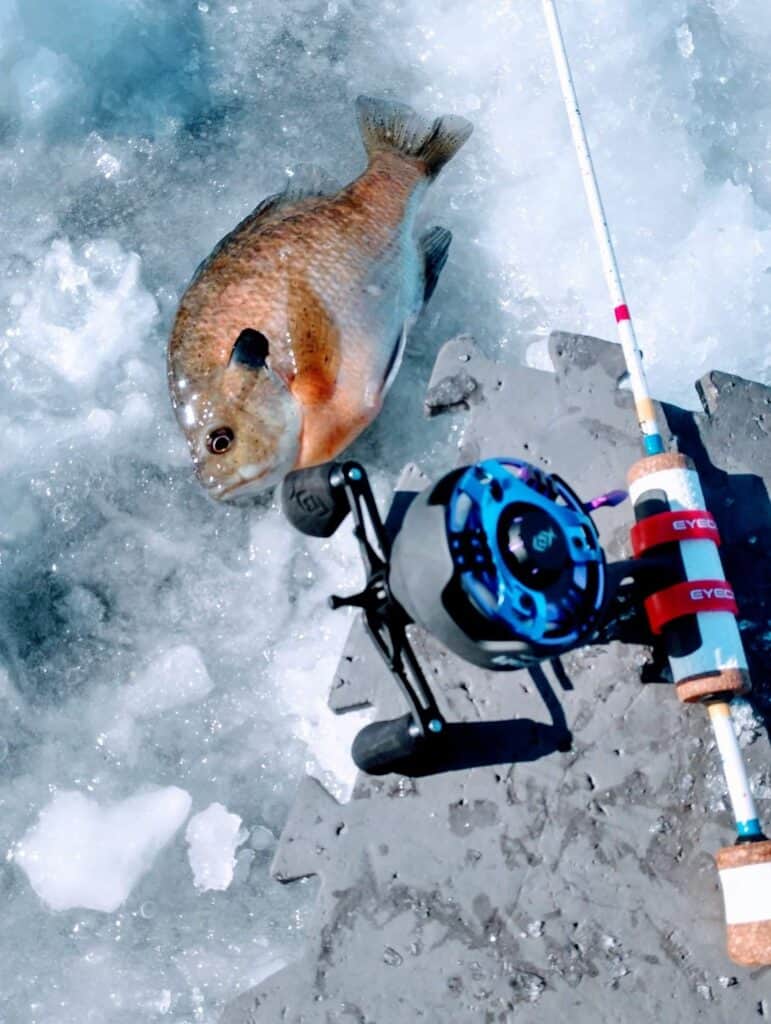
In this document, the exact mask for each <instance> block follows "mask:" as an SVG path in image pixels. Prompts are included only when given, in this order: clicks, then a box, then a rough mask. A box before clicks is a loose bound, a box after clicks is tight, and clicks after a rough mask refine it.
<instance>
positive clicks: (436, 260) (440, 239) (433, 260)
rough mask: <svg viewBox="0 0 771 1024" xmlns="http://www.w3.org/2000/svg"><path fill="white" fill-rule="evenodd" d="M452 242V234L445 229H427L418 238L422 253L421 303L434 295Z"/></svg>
mask: <svg viewBox="0 0 771 1024" xmlns="http://www.w3.org/2000/svg"><path fill="white" fill-rule="evenodd" d="M451 241H452V232H451V231H448V230H447V228H440V227H434V228H429V229H428V231H426V232H425V233H424V234H422V235H421V236H420V249H421V251H422V253H423V267H424V279H425V287H424V290H423V301H424V302H428V300H429V299H430V298H431V296H432V295H433V294H434V289H435V288H436V285H437V282H438V280H439V275H440V274H441V272H442V268H443V267H444V265H445V263H446V262H447V252H448V250H449V248H450V242H451Z"/></svg>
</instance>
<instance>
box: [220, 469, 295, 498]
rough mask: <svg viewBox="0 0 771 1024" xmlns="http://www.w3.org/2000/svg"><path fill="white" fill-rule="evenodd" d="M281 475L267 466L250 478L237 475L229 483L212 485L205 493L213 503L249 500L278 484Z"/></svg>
mask: <svg viewBox="0 0 771 1024" xmlns="http://www.w3.org/2000/svg"><path fill="white" fill-rule="evenodd" d="M283 475H284V474H283V473H281V472H280V471H278V470H276V469H274V468H273V467H272V466H268V467H267V469H263V470H262V471H261V472H260V473H257V474H254V475H250V476H242V475H241V474H240V473H239V475H238V476H237V478H236V479H235V480H233V479H232V478H231V482H227V481H226V482H225V483H223V484H214V485H213V486H210V487H207V491H208V492H209V496H210V497H212V498H214V499H215V501H230V500H231V499H233V498H250V497H252V496H254V495H256V494H261V493H263V492H264V491H266V490H268V489H269V488H270V487H274V486H275V485H276V484H277V483H279V481H280V480H281V479H282V477H283Z"/></svg>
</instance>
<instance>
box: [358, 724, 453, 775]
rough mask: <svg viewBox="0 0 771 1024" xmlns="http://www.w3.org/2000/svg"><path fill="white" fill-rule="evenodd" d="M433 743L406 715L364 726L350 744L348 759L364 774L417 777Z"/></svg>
mask: <svg viewBox="0 0 771 1024" xmlns="http://www.w3.org/2000/svg"><path fill="white" fill-rule="evenodd" d="M435 742H436V741H435V740H434V743H433V744H432V742H431V740H429V738H428V737H427V736H426V735H425V734H424V733H423V732H422V730H421V729H420V727H419V726H418V725H416V724H415V719H414V718H413V716H412V715H411V714H406V715H402V716H401V718H392V719H389V720H387V721H385V722H370V724H369V725H365V726H364V728H363V729H362V730H361V731H360V732H359V733H358V734H357V736H356V739H355V740H354V741H353V746H352V747H351V756H352V757H353V760H354V762H355V764H356V767H357V768H359V769H360V770H361V771H363V772H367V774H368V775H387V774H388V773H389V772H396V771H398V772H401V774H403V775H413V774H420V772H419V770H418V769H419V767H420V764H421V762H422V760H423V758H426V759H427V758H428V756H429V754H430V751H429V747H433V745H434V744H435Z"/></svg>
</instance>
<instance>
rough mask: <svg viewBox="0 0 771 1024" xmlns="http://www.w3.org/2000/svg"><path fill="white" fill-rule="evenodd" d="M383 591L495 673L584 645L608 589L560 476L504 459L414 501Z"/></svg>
mask: <svg viewBox="0 0 771 1024" xmlns="http://www.w3.org/2000/svg"><path fill="white" fill-rule="evenodd" d="M593 504H594V503H593ZM390 584H391V587H392V590H393V593H394V595H395V596H396V597H397V598H398V600H399V601H400V602H401V603H402V605H403V606H404V607H405V608H406V609H407V610H408V612H409V614H410V615H411V616H412V618H413V619H414V621H415V622H418V623H420V624H421V625H423V626H424V627H425V628H427V629H429V631H430V632H432V633H434V634H435V635H436V636H438V637H439V639H441V640H442V642H443V643H445V644H446V645H447V646H448V647H449V648H450V649H452V650H454V651H455V652H456V653H458V654H460V655H461V656H462V657H464V658H466V659H467V660H469V661H472V662H473V663H475V664H479V665H482V666H483V667H485V668H497V669H512V668H518V667H522V666H525V665H529V664H533V663H535V662H538V661H543V660H544V659H545V658H553V657H556V656H557V655H559V654H561V653H564V652H565V651H567V650H570V649H572V648H574V647H578V646H580V645H582V644H584V643H587V642H588V641H589V640H590V638H591V637H592V635H593V634H594V633H595V632H596V628H597V624H598V621H599V619H600V616H601V613H602V610H603V607H604V603H605V598H606V589H607V587H606V571H605V558H604V554H603V551H602V548H601V546H600V542H599V536H598V533H597V529H596V527H595V525H594V522H593V521H592V518H591V516H590V515H589V512H588V510H587V508H586V507H585V506H584V504H583V503H582V502H581V500H580V499H579V498H578V497H577V495H576V494H575V493H574V492H573V491H572V490H571V488H570V487H568V485H567V484H566V483H565V482H564V481H563V480H561V479H560V478H559V477H557V476H554V475H551V474H547V473H544V472H542V471H541V470H539V469H538V468H537V467H535V466H532V465H530V464H529V463H527V462H523V461H521V460H519V459H512V458H502V459H486V460H484V461H483V462H478V463H475V464H474V465H472V466H467V467H464V468H463V469H461V470H455V471H454V472H452V473H450V474H448V475H447V476H446V477H444V478H443V479H442V480H440V481H439V483H437V484H436V485H434V486H433V487H431V488H428V489H427V490H426V491H425V492H423V493H422V494H420V495H418V496H417V498H416V499H415V500H414V501H413V502H412V504H411V505H410V507H409V509H408V510H407V513H406V515H405V517H404V520H403V522H402V524H401V528H400V529H399V532H398V534H397V535H396V537H395V538H394V542H393V548H392V552H391V569H390Z"/></svg>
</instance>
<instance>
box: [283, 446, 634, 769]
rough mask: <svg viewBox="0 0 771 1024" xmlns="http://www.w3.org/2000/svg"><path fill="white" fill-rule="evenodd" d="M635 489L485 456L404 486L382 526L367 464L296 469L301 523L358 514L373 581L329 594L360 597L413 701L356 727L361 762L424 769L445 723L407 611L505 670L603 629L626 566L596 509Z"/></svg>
mask: <svg viewBox="0 0 771 1024" xmlns="http://www.w3.org/2000/svg"><path fill="white" fill-rule="evenodd" d="M625 497H626V495H625V493H624V492H623V491H613V492H610V493H609V494H606V495H602V496H601V497H599V498H596V499H594V501H592V502H590V503H588V504H585V503H582V502H581V500H580V499H579V498H578V497H577V495H576V494H575V493H574V492H573V491H572V490H571V488H570V487H568V485H567V484H566V483H565V482H564V481H563V480H561V479H560V478H559V477H558V476H555V475H553V474H548V473H544V472H543V471H541V470H540V469H538V468H537V467H535V466H532V465H530V464H529V463H527V462H523V461H521V460H519V459H513V458H501V459H486V460H485V461H483V462H478V463H475V464H474V465H471V466H464V467H462V468H460V469H456V470H453V471H452V472H451V473H448V474H447V475H446V476H444V477H443V478H442V479H441V480H440V481H439V482H438V483H436V484H434V485H432V486H429V487H428V488H426V489H425V490H424V491H421V492H419V493H417V494H414V495H413V494H405V493H404V492H402V493H400V494H399V495H398V496H397V500H396V501H395V503H394V506H393V509H392V512H391V515H390V516H389V519H388V521H387V523H386V524H385V525H384V524H383V522H382V520H381V518H380V515H379V513H378V510H377V506H376V504H375V500H374V497H373V494H372V490H371V487H370V484H369V481H368V479H367V475H366V472H365V471H364V469H363V467H362V466H360V465H359V464H358V463H355V462H345V463H332V464H326V465H323V466H318V467H315V468H313V469H310V470H299V471H297V472H295V473H290V474H289V476H288V477H287V478H286V480H285V481H284V485H283V492H282V504H283V508H284V511H285V513H286V515H287V517H288V518H289V520H290V522H291V523H292V524H293V525H294V526H295V527H296V528H297V529H299V530H300V531H302V532H303V533H305V534H308V535H310V536H314V537H329V536H331V535H332V534H333V533H334V532H335V530H337V528H338V527H339V526H340V524H341V523H342V521H343V520H344V519H345V517H346V516H347V515H348V513H349V512H351V513H352V514H353V517H354V521H355V526H354V533H355V536H356V538H357V540H358V542H359V545H360V549H361V553H362V557H363V559H364V562H365V566H366V569H367V585H366V587H365V588H364V590H363V591H362V592H361V593H359V594H355V595H353V596H351V597H345V598H342V597H332V598H330V603H331V606H332V607H333V608H339V607H342V606H345V605H352V606H355V607H360V608H361V609H362V610H363V613H364V618H365V623H366V626H367V629H368V632H369V633H370V635H371V636H372V638H373V639H374V641H375V643H376V645H377V647H378V650H379V651H380V653H381V655H382V657H383V658H384V659H385V661H386V663H387V664H388V665H389V668H390V669H391V672H392V673H393V675H394V676H395V678H396V680H397V682H398V683H399V685H400V687H401V689H402V692H403V693H404V695H405V697H406V699H407V701H408V703H409V705H410V708H411V711H410V713H409V714H407V715H405V716H403V717H401V718H398V719H395V720H393V721H388V722H373V723H371V724H370V725H368V726H366V727H365V728H364V729H363V730H362V731H361V732H360V733H359V735H358V736H357V737H356V740H355V741H354V745H353V750H352V754H353V758H354V761H355V762H356V764H357V765H358V767H359V768H361V769H362V770H363V771H367V772H369V773H370V774H383V773H385V772H388V771H399V770H403V769H406V768H410V770H411V771H414V769H415V767H416V764H417V762H418V761H421V762H422V767H423V769H425V768H426V764H427V763H430V760H431V758H432V756H433V753H434V752H435V751H436V750H438V749H439V746H440V744H441V740H442V737H443V734H444V733H446V723H445V721H444V719H443V717H442V715H441V712H440V711H439V708H438V707H437V704H436V701H435V699H434V696H433V694H432V692H431V689H430V687H429V685H428V683H427V681H426V678H425V676H424V674H423V672H422V670H421V668H420V665H419V663H418V661H417V659H416V657H415V653H414V651H413V649H412V647H411V645H410V642H409V638H408V637H407V632H406V628H407V626H408V625H410V624H411V623H416V624H418V625H419V626H421V627H423V628H424V629H425V630H427V631H428V632H430V633H432V634H433V635H434V636H435V637H437V638H438V639H439V640H440V641H441V642H442V643H443V644H445V646H446V647H448V648H449V649H450V650H452V651H454V652H455V653H456V654H458V655H459V656H460V657H462V658H464V659H465V660H466V661H469V662H471V663H473V664H475V665H479V666H481V667H482V668H486V669H495V670H511V669H517V668H523V667H527V666H532V665H535V664H537V663H539V662H541V661H543V660H545V659H547V658H555V657H558V656H559V655H560V654H564V653H565V652H567V651H569V650H572V649H574V648H576V647H580V646H583V645H584V644H587V643H591V642H593V641H594V640H596V639H597V637H598V635H599V632H600V628H601V626H602V625H603V623H604V621H605V620H606V618H607V609H608V603H609V600H610V598H611V597H612V596H613V594H614V593H615V590H616V586H615V583H614V582H613V579H615V578H620V576H619V574H618V573H616V574H615V575H614V577H613V579H609V573H608V566H607V565H606V562H605V556H604V554H603V551H602V548H601V546H600V542H599V536H598V533H597V528H596V527H595V525H594V522H593V521H592V518H591V515H590V512H591V511H593V510H594V509H597V508H600V507H602V506H603V505H616V504H618V503H619V502H620V501H622V500H623V499H624V498H625ZM627 575H628V573H627Z"/></svg>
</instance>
